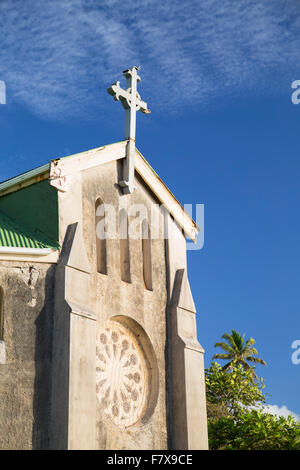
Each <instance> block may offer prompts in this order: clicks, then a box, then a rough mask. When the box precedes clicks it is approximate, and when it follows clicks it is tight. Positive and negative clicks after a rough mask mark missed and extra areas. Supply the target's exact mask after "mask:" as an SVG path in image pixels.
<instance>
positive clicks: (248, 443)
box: [208, 409, 300, 450]
mask: <svg viewBox="0 0 300 470" xmlns="http://www.w3.org/2000/svg"><path fill="white" fill-rule="evenodd" d="M208 435H209V447H210V449H211V450H300V423H299V422H296V421H295V420H294V419H293V418H292V417H291V416H289V417H288V418H283V417H282V416H274V415H271V414H269V413H263V412H262V411H259V410H246V409H244V410H243V409H240V411H239V413H238V414H237V415H235V416H232V415H231V416H230V415H228V416H223V417H221V418H216V419H212V418H211V419H209V420H208Z"/></svg>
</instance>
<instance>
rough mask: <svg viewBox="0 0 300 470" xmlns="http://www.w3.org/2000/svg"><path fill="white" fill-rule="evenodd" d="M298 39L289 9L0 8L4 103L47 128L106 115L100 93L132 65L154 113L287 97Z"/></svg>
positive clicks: (79, 2) (10, 2) (69, 0)
mask: <svg viewBox="0 0 300 470" xmlns="http://www.w3.org/2000/svg"><path fill="white" fill-rule="evenodd" d="M299 30H300V5H299V4H298V2H295V1H289V0H287V1H285V2H282V1H279V0H274V1H272V2H266V1H264V0H256V1H255V0H254V1H253V0H239V1H238V2H232V1H231V0H223V1H222V2H220V1H217V0H203V1H201V2H199V1H198V0H187V1H184V2H182V1H181V0H180V1H179V0H165V1H164V2H162V1H161V0H151V1H150V0H141V1H139V2H136V1H134V0H127V1H126V2H120V1H119V0H102V1H101V2H95V0H93V1H91V0H51V1H50V0H49V1H43V2H40V1H39V0H27V1H26V2H24V1H23V0H2V1H1V3H0V43H1V50H0V79H1V80H5V81H6V84H7V100H8V103H12V102H18V103H21V104H22V105H24V106H26V107H29V108H30V109H31V110H32V111H33V112H35V113H38V114H40V115H43V116H46V117H52V118H58V117H61V116H63V117H68V116H70V115H74V114H76V115H84V114H85V115H88V114H89V113H90V112H93V111H94V110H95V109H98V110H99V107H102V108H103V107H105V106H106V105H105V103H106V102H107V101H106V100H105V99H104V98H103V96H104V94H105V92H104V89H105V87H106V86H108V85H109V84H110V83H111V82H112V81H114V80H116V79H118V78H119V76H120V72H121V71H122V70H123V69H125V68H128V67H129V66H131V65H133V64H137V65H142V66H143V70H142V77H143V97H144V98H145V99H146V100H148V101H149V102H150V103H151V105H152V107H153V106H154V107H155V108H156V109H161V108H162V107H164V108H165V109H166V108H167V109H168V110H169V111H172V110H173V109H175V110H178V109H180V108H183V107H184V106H187V105H188V106H199V105H203V104H207V103H209V102H210V100H211V99H212V98H218V97H220V96H223V95H224V94H227V93H232V92H236V93H240V92H247V91H249V90H250V89H252V90H253V89H255V90H256V92H258V93H259V92H262V91H264V92H265V93H267V92H268V93H269V92H270V91H272V90H273V91H274V89H276V92H282V91H283V90H284V91H285V92H287V93H288V91H287V88H288V87H289V86H290V82H291V80H293V79H296V78H299V77H297V76H296V73H297V71H299V65H298V57H299V50H300V36H299ZM299 73H300V71H299Z"/></svg>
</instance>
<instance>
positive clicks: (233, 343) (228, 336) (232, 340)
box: [222, 333, 237, 351]
mask: <svg viewBox="0 0 300 470" xmlns="http://www.w3.org/2000/svg"><path fill="white" fill-rule="evenodd" d="M222 338H223V339H227V341H228V343H229V344H231V346H232V348H233V349H234V351H237V346H236V343H235V341H234V339H233V337H232V336H231V335H230V334H229V333H224V334H223V335H222Z"/></svg>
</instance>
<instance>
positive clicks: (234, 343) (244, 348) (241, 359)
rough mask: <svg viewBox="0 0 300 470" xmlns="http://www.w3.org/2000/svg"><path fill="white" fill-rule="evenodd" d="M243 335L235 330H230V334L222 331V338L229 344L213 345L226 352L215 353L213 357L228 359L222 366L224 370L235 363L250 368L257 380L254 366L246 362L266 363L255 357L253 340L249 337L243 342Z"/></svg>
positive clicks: (230, 367) (255, 351)
mask: <svg viewBox="0 0 300 470" xmlns="http://www.w3.org/2000/svg"><path fill="white" fill-rule="evenodd" d="M244 336H245V333H244V334H243V336H241V335H240V334H239V333H238V332H237V331H235V330H231V334H229V333H224V335H223V336H222V338H223V339H226V340H227V342H228V343H229V344H228V343H225V342H221V343H216V344H215V347H220V348H222V349H223V350H224V351H226V353H223V354H215V355H214V356H213V359H227V360H228V359H229V362H227V364H225V366H223V370H224V371H227V370H230V369H232V368H233V366H235V365H241V366H242V367H243V368H244V369H245V370H251V371H252V372H251V374H252V376H253V377H255V378H256V379H257V380H258V377H257V375H256V373H255V371H254V367H252V366H251V365H249V364H248V362H252V363H255V364H263V365H264V366H266V365H267V364H266V363H265V361H264V360H263V359H260V358H259V357H255V356H257V354H258V352H257V350H256V349H255V348H254V347H253V345H254V344H255V340H254V339H253V338H250V339H248V340H247V341H246V342H244Z"/></svg>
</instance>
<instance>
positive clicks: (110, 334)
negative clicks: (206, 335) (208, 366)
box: [0, 67, 208, 450]
mask: <svg viewBox="0 0 300 470" xmlns="http://www.w3.org/2000/svg"><path fill="white" fill-rule="evenodd" d="M137 70H138V69H137V68H136V67H133V68H132V69H129V70H126V71H125V72H124V75H125V77H126V80H127V89H126V90H122V88H121V87H120V84H119V82H116V83H115V84H114V85H112V86H111V87H110V88H109V89H108V92H109V93H110V94H111V95H112V96H113V97H114V98H115V99H116V100H119V101H121V103H122V105H123V107H124V108H125V114H126V126H125V139H124V141H121V142H118V143H114V144H111V145H107V146H104V147H100V148H96V149H93V150H88V151H86V152H83V153H80V154H76V155H72V156H68V157H64V158H57V159H54V160H51V161H50V162H49V163H47V164H45V165H43V166H40V167H38V168H36V169H34V170H31V171H28V172H26V173H24V174H22V175H20V176H17V177H15V178H11V179H9V180H8V181H5V182H3V183H1V184H0V449H95V450H101V449H105V450H108V449H115V450H121V449H128V450H134V449H139V450H140V449H150V450H155V449H182V450H185V449H207V447H208V439H207V421H206V402H205V381H204V360H203V353H204V351H203V349H202V347H201V345H200V344H199V342H198V339H197V331H196V309H195V305H194V301H193V297H192V293H191V289H190V285H189V281H188V273H187V260H186V238H189V239H192V240H194V241H195V240H196V237H197V233H198V231H199V227H197V224H196V223H195V222H194V221H193V219H192V218H191V217H190V216H189V214H188V213H187V212H185V210H184V209H183V207H182V206H181V205H180V204H179V202H178V201H177V200H176V198H175V197H174V196H173V194H172V193H171V192H170V190H169V189H168V188H167V186H166V185H165V184H164V182H163V181H162V180H161V179H160V178H159V176H158V175H157V174H156V173H155V171H154V170H153V169H152V167H151V166H150V165H149V163H148V162H147V160H146V159H145V158H144V157H143V156H142V155H141V153H140V152H139V151H138V150H137V148H136V147H135V118H136V111H138V110H140V111H142V112H143V113H145V114H148V113H149V110H148V108H147V103H145V102H143V101H142V100H141V98H140V95H139V94H138V92H137V82H138V80H139V77H138V75H137Z"/></svg>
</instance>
